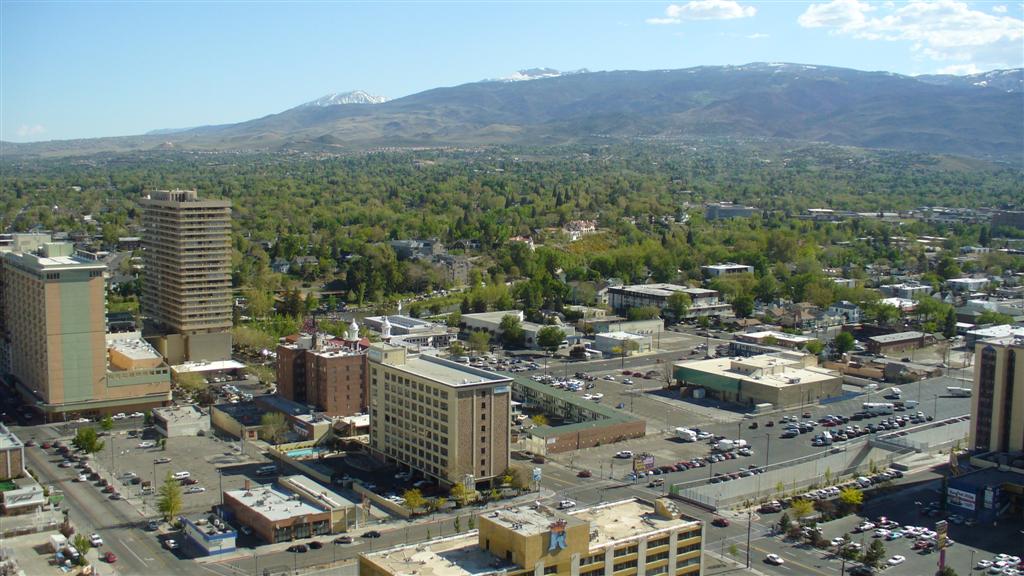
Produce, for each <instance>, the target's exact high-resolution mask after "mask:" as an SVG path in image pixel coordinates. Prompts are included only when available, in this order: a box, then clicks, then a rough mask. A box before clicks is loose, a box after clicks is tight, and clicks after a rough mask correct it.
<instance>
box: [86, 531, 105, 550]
mask: <svg viewBox="0 0 1024 576" xmlns="http://www.w3.org/2000/svg"><path fill="white" fill-rule="evenodd" d="M89 544H92V547H93V548H99V547H100V546H103V538H101V537H100V535H99V534H96V533H95V532H93V533H92V534H91V535H89Z"/></svg>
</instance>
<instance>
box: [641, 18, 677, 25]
mask: <svg viewBox="0 0 1024 576" xmlns="http://www.w3.org/2000/svg"><path fill="white" fill-rule="evenodd" d="M645 22H647V23H648V24H655V25H660V24H679V23H680V22H682V20H680V19H679V18H648V19H647V20H645Z"/></svg>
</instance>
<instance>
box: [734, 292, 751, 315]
mask: <svg viewBox="0 0 1024 576" xmlns="http://www.w3.org/2000/svg"><path fill="white" fill-rule="evenodd" d="M732 312H733V314H735V315H736V317H737V318H749V317H750V315H751V314H753V313H754V297H753V296H751V295H750V294H740V295H738V296H735V297H733V299H732Z"/></svg>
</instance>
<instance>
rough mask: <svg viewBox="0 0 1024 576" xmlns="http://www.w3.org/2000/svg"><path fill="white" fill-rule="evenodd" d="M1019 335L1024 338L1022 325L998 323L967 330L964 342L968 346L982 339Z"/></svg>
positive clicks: (972, 346) (971, 346)
mask: <svg viewBox="0 0 1024 576" xmlns="http://www.w3.org/2000/svg"><path fill="white" fill-rule="evenodd" d="M1013 337H1019V338H1024V326H1014V325H1012V324H999V325H997V326H988V327H986V328H976V329H974V330H968V331H967V333H966V334H965V336H964V344H966V345H967V347H969V348H974V346H975V345H976V344H977V343H978V342H981V341H983V340H994V339H996V340H997V339H1002V338H1013Z"/></svg>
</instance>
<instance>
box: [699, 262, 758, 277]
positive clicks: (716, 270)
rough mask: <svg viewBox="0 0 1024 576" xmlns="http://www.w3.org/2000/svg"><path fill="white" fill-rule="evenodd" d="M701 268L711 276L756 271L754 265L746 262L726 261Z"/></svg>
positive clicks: (706, 274) (705, 273)
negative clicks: (748, 264)
mask: <svg viewBox="0 0 1024 576" xmlns="http://www.w3.org/2000/svg"><path fill="white" fill-rule="evenodd" d="M700 269H701V271H702V272H703V273H704V275H705V276H707V277H709V278H717V277H719V276H728V275H730V274H753V273H754V267H753V266H747V265H746V264H735V263H733V262H726V263H725V264H712V265H710V266H701V267H700Z"/></svg>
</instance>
